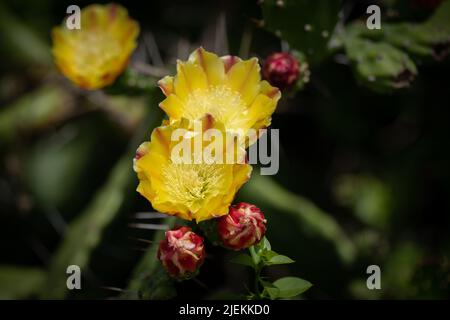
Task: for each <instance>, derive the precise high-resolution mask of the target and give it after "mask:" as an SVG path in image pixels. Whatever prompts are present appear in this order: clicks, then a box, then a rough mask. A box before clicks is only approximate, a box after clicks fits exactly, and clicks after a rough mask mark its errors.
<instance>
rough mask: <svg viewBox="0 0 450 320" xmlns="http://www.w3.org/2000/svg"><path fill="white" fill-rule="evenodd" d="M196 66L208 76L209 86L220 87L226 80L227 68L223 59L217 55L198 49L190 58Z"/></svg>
mask: <svg viewBox="0 0 450 320" xmlns="http://www.w3.org/2000/svg"><path fill="white" fill-rule="evenodd" d="M189 61H192V62H193V63H195V64H196V65H199V66H200V67H201V68H202V69H203V71H204V72H205V74H206V77H207V80H208V84H209V85H220V84H222V83H223V82H224V80H225V67H224V64H223V61H222V59H220V58H219V57H218V56H217V55H216V54H214V53H211V52H208V51H206V50H205V49H203V48H201V47H200V48H198V49H197V50H195V51H194V52H193V53H192V54H191V56H190V57H189Z"/></svg>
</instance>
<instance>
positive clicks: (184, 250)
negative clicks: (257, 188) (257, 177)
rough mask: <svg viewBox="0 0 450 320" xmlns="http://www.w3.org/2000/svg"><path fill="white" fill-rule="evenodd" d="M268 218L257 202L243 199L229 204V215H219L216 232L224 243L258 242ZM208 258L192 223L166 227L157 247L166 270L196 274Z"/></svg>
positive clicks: (235, 245) (187, 275)
mask: <svg viewBox="0 0 450 320" xmlns="http://www.w3.org/2000/svg"><path fill="white" fill-rule="evenodd" d="M265 224H266V219H265V218H264V215H263V213H262V212H261V210H260V209H259V208H257V207H256V206H254V205H252V204H249V203H245V202H241V203H238V204H236V205H234V206H231V207H230V210H229V213H228V215H225V216H222V217H220V218H219V219H218V224H217V230H216V231H217V233H218V236H219V238H220V240H221V242H222V245H223V246H224V247H226V248H229V249H232V250H241V249H245V248H249V247H251V246H253V245H255V244H257V243H258V242H259V241H261V239H262V238H263V236H264V234H265V232H266V226H265ZM204 258H205V248H204V244H203V237H201V236H199V235H198V234H196V233H194V232H193V231H192V230H191V228H189V227H178V228H175V229H173V230H169V231H166V233H165V238H164V239H163V240H162V241H161V243H160V245H159V250H158V259H159V260H160V261H161V263H162V265H163V267H164V268H165V269H166V271H167V273H168V274H169V275H170V276H172V277H174V278H176V279H179V280H184V279H189V278H191V277H193V276H195V275H196V274H197V272H198V270H199V268H200V266H201V265H202V263H203V261H204Z"/></svg>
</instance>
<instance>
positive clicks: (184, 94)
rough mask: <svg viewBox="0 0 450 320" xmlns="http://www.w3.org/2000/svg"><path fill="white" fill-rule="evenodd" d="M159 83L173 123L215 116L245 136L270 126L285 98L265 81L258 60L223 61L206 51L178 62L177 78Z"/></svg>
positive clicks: (200, 50) (232, 59)
mask: <svg viewBox="0 0 450 320" xmlns="http://www.w3.org/2000/svg"><path fill="white" fill-rule="evenodd" d="M158 84H159V86H160V88H161V90H162V91H163V93H164V94H165V96H166V99H165V100H164V101H162V102H161V103H160V107H161V108H162V109H163V110H164V111H165V112H166V113H167V115H168V116H169V118H170V121H171V122H173V121H176V120H179V119H181V118H186V119H189V120H195V119H199V118H201V117H203V116H204V115H205V114H211V115H212V116H213V117H214V118H215V119H216V120H217V121H218V122H221V123H223V125H224V126H225V128H226V129H227V130H230V131H239V130H240V132H241V133H243V134H244V135H245V134H247V132H248V130H249V129H261V128H265V127H268V126H269V125H270V122H271V116H272V113H273V112H274V111H275V108H276V105H277V102H278V100H279V99H280V97H281V93H280V91H279V90H278V89H277V88H275V87H272V86H271V85H270V84H269V83H268V82H267V81H261V75H260V67H259V64H258V60H257V59H256V58H252V59H249V60H244V61H243V60H241V59H240V58H238V57H234V56H226V57H221V58H219V57H218V56H217V55H215V54H214V53H211V52H207V51H205V50H204V49H203V48H199V49H197V50H195V51H194V52H193V53H192V54H191V55H190V57H189V59H188V61H185V62H182V61H178V62H177V74H176V76H174V77H170V76H166V77H164V78H163V79H161V80H160V81H159V82H158Z"/></svg>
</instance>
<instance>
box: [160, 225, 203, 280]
mask: <svg viewBox="0 0 450 320" xmlns="http://www.w3.org/2000/svg"><path fill="white" fill-rule="evenodd" d="M204 258H205V247H204V245H203V238H202V237H201V236H199V235H197V234H195V233H194V232H192V231H191V228H189V227H180V228H177V229H174V230H169V231H166V237H165V239H164V240H161V242H160V244H159V250H158V259H159V260H160V261H161V263H162V265H163V266H164V268H165V269H166V271H167V272H168V273H169V275H171V276H172V277H174V278H177V279H180V280H183V279H188V278H191V277H193V276H195V274H196V272H197V270H198V269H199V268H200V266H201V265H202V263H203V260H204Z"/></svg>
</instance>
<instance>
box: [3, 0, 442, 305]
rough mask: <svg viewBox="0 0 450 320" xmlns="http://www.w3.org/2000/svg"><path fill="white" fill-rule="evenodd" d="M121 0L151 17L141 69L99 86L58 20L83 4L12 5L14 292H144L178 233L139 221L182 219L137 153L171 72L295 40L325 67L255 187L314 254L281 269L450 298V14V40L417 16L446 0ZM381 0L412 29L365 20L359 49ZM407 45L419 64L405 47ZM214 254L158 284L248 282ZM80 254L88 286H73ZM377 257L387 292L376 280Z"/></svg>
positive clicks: (278, 120)
mask: <svg viewBox="0 0 450 320" xmlns="http://www.w3.org/2000/svg"><path fill="white" fill-rule="evenodd" d="M117 2H119V3H121V4H122V5H123V6H124V7H126V8H127V9H128V11H129V14H130V16H131V17H132V18H134V19H135V20H137V21H138V22H139V24H140V26H141V33H140V37H139V46H138V48H137V49H136V51H135V53H134V55H133V57H132V60H131V62H130V65H129V69H128V70H127V71H126V75H124V76H122V77H121V78H120V79H119V80H118V81H117V82H116V84H114V85H113V86H112V87H110V88H107V89H105V90H99V91H84V90H81V89H79V88H76V87H75V86H74V85H72V84H71V83H70V82H69V81H68V80H66V79H65V78H64V77H63V76H62V75H61V74H60V73H59V72H58V71H57V69H56V68H55V66H54V65H53V61H52V56H51V38H50V32H51V29H52V27H53V26H56V25H59V24H60V23H61V22H62V21H63V19H64V17H65V15H66V13H65V12H66V8H67V7H68V6H69V5H71V4H75V3H73V1H72V2H67V1H56V0H54V1H52V0H44V1H24V0H14V1H11V0H6V1H2V2H1V3H0V57H1V59H0V61H1V63H0V70H1V73H0V298H3V299H5V298H6V299H25V298H56V299H63V298H66V299H90V298H93V299H105V298H119V297H122V298H123V297H135V292H134V290H135V288H136V286H137V283H139V282H140V281H142V274H146V275H149V274H150V275H151V272H152V270H153V269H154V268H155V264H156V259H155V256H154V254H155V245H154V243H155V241H157V239H159V238H160V237H161V231H160V230H151V229H141V228H136V227H133V224H136V223H144V224H147V225H148V224H149V223H151V224H156V225H157V226H155V227H154V228H155V229H158V228H159V227H164V226H165V225H169V224H172V223H173V221H171V220H164V219H159V220H150V221H149V220H146V219H145V215H140V214H139V213H140V212H149V211H152V208H151V206H150V204H149V203H148V202H147V201H145V200H144V199H143V198H142V197H141V196H140V195H139V194H138V193H136V192H135V187H136V185H137V179H136V177H135V174H134V173H133V171H132V158H133V155H134V151H135V150H136V147H137V146H138V145H139V143H140V142H141V141H142V140H144V137H148V135H149V133H150V132H151V129H152V128H153V127H155V126H157V125H159V123H160V122H161V119H162V117H163V114H162V112H161V110H160V109H159V108H158V106H157V105H158V102H159V101H161V100H162V94H161V93H160V92H159V89H157V88H156V81H157V80H158V79H159V78H161V77H162V76H163V75H166V74H173V73H174V65H175V61H176V59H186V58H187V56H188V54H189V53H190V52H191V51H192V50H193V49H195V48H196V47H198V46H200V45H202V46H203V47H204V48H205V49H207V50H211V51H214V52H217V53H218V54H228V53H230V54H235V55H239V56H241V57H242V58H247V57H250V56H256V57H258V58H259V59H260V61H261V62H262V63H263V62H264V59H265V57H267V56H268V55H269V54H271V53H273V52H275V51H280V50H294V49H295V50H298V51H300V52H302V53H303V54H304V55H305V56H306V61H307V62H308V65H309V69H310V81H309V82H308V83H307V84H306V85H305V86H304V87H303V88H302V89H299V90H293V91H292V92H287V93H285V94H284V95H283V98H282V100H281V102H280V105H279V108H278V110H277V111H276V113H275V114H274V116H273V123H272V127H273V128H277V129H279V130H280V142H281V146H280V163H281V165H280V171H279V173H278V174H277V175H275V176H259V170H254V174H253V177H252V179H250V181H249V182H248V183H247V184H246V185H245V187H244V188H243V189H242V190H241V191H240V192H239V194H238V199H237V200H242V201H247V202H252V203H254V204H256V205H257V206H259V207H260V208H261V209H262V210H263V212H264V213H265V215H266V216H267V219H268V221H269V222H268V233H267V236H268V238H269V239H270V240H271V242H272V246H273V248H274V249H275V250H276V251H277V252H280V253H282V254H286V255H288V256H290V257H292V258H293V259H294V260H295V261H296V263H295V264H292V265H288V266H280V267H273V268H271V270H270V271H269V272H268V273H267V274H266V276H267V277H269V278H273V279H276V278H278V277H280V276H283V275H296V276H300V277H302V278H305V279H307V280H309V281H310V282H312V283H313V284H314V286H313V288H312V289H310V290H309V291H308V292H307V293H306V294H304V295H303V296H302V298H306V299H342V298H345V299H418V298H424V299H445V298H449V297H450V260H449V259H450V199H449V196H450V170H449V167H450V166H449V163H450V148H449V142H448V141H449V138H450V126H449V120H450V108H449V107H450V90H449V88H450V76H449V74H450V65H449V60H448V59H445V54H446V53H447V51H448V46H449V43H450V33H445V31H447V32H448V30H450V28H448V29H445V28H444V29H445V30H444V35H446V36H443V37H438V39H437V35H436V32H428V31H429V29H426V28H425V29H424V30H422V29H420V30H419V28H417V29H414V28H408V26H410V25H421V24H424V23H426V22H427V21H429V20H430V19H431V18H432V17H433V14H434V13H435V12H436V11H437V10H439V8H440V7H442V6H445V5H446V1H445V0H444V1H424V0H423V1H418V0H417V1H412V0H411V1H406V0H405V1H394V0H391V1H387V0H386V1H378V2H376V1H344V2H340V1H302V0H299V1H281V4H280V1H269V0H265V1H260V2H259V3H258V2H256V1H181V0H176V1H151V2H150V1H148V2H146V3H143V2H125V1H117ZM99 3H103V1H99ZM374 3H375V4H378V5H380V7H381V8H382V26H384V24H385V23H386V26H394V27H393V28H392V30H394V31H392V30H391V31H392V33H390V34H387V33H386V34H382V33H381V34H378V33H377V35H376V36H375V37H374V38H371V37H372V35H370V34H368V32H367V30H366V31H365V32H366V33H367V34H364V31H363V32H362V34H358V35H357V36H360V37H362V38H365V39H370V41H372V42H370V46H363V47H353V46H352V44H353V42H351V41H349V39H350V37H351V35H350V34H351V32H350V31H351V30H352V29H351V28H352V27H351V26H352V25H354V24H357V23H358V21H363V22H364V21H365V19H366V18H367V15H366V13H365V10H366V8H367V6H368V5H370V4H374ZM76 4H77V5H79V6H80V7H84V6H85V5H87V4H89V2H87V1H78V2H77V3H76ZM446 8H447V9H448V8H449V6H447V7H446ZM447 11H449V10H447ZM444 14H448V15H447V17H450V12H448V13H445V12H444ZM441 15H443V14H441ZM444 20H445V19H444ZM447 21H450V18H449V19H447ZM399 24H400V25H401V24H406V26H407V28H406V29H403V30H412V32H410V33H408V32H404V31H403V32H398V31H395V30H396V29H395V25H399ZM306 25H309V26H311V27H312V28H313V29H312V32H311V30H309V29H310V28H309V27H308V26H306ZM305 26H306V27H305ZM355 29H357V28H355ZM343 30H344V31H343ZM324 31H326V32H324ZM346 31H347V32H346ZM419 31H420V32H419ZM440 31H441V33H442V30H440ZM395 32H398V33H396V34H395ZM393 34H394V35H395V37H394V36H392V35H393ZM280 37H281V38H280ZM346 37H347V38H346ZM393 39H394V40H393ZM350 40H351V39H350ZM403 40H405V42H404V43H403V42H402V41H403ZM408 41H413V42H414V41H418V43H420V45H422V46H423V47H425V49H428V51H427V50H422V51H421V52H419V51H420V50H414V49H411V47H409V44H410V43H409V42H408ZM330 42H332V43H331V44H332V45H330ZM392 43H395V45H396V47H397V48H399V49H398V50H400V51H401V52H402V53H404V54H405V55H406V57H407V59H408V63H409V61H411V63H413V64H414V66H415V67H416V72H414V70H411V68H409V69H408V68H407V67H405V64H406V63H404V61H403V62H399V61H397V60H395V59H391V56H394V53H392V52H391V51H392V46H391V44H392ZM401 43H403V45H402V44H401ZM379 44H388V46H389V47H388V48H387V49H386V47H384V46H377V45H379ZM395 50H397V49H395ZM380 54H381V55H383V54H384V55H385V57H383V56H382V57H381V58H380ZM405 59H406V58H405ZM367 70H369V71H367ZM372 71H373V72H374V73H375V74H376V76H373V75H371V74H368V72H369V73H370V72H372ZM413 78H414V79H413ZM134 226H135V225H134ZM158 226H159V227H158ZM147 240H148V241H147ZM149 241H150V242H149ZM151 241H153V244H152V243H151ZM207 251H208V253H209V256H208V257H207V259H206V262H205V264H204V266H203V267H202V272H201V274H200V276H199V277H198V281H187V282H184V283H180V284H177V285H176V287H175V288H169V289H168V288H164V287H162V286H158V283H149V284H148V286H149V287H148V292H149V297H159V298H161V297H166V296H171V294H172V291H173V290H174V289H175V290H176V291H177V293H178V298H190V299H214V298H228V297H234V296H233V294H235V293H245V292H246V288H245V286H244V284H245V283H246V282H248V281H249V280H250V279H251V273H250V271H249V270H247V269H245V268H244V267H240V266H237V265H234V264H231V263H230V262H229V261H230V259H231V257H232V256H233V253H230V252H229V251H225V250H223V249H222V248H218V247H212V246H211V247H207ZM74 259H75V261H76V262H77V264H79V265H80V266H81V268H82V271H83V273H82V274H83V280H82V290H73V291H70V292H68V291H67V290H65V282H66V277H67V275H66V273H65V271H66V267H67V265H68V264H71V261H74ZM372 264H376V265H379V266H380V268H381V274H382V276H381V279H382V280H381V281H382V282H381V283H382V289H381V290H368V289H367V287H366V278H367V274H366V268H367V266H369V265H372ZM167 291H169V292H167Z"/></svg>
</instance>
